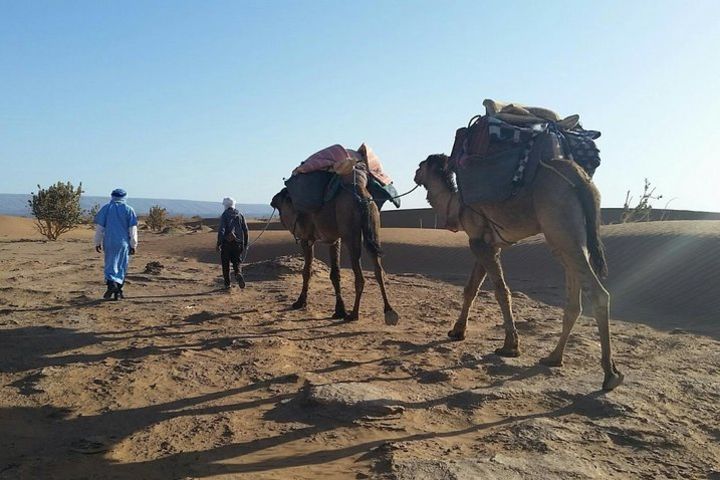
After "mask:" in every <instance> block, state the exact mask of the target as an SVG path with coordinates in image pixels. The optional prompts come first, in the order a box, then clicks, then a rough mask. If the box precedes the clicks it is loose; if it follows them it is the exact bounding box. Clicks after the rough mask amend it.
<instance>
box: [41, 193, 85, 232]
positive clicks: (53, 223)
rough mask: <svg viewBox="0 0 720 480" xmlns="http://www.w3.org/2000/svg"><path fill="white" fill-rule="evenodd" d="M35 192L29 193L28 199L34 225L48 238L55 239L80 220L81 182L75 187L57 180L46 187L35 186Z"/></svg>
mask: <svg viewBox="0 0 720 480" xmlns="http://www.w3.org/2000/svg"><path fill="white" fill-rule="evenodd" d="M37 187H38V191H37V193H31V198H30V200H28V206H29V207H30V211H31V212H32V214H33V216H34V217H35V227H36V228H37V229H38V231H39V232H40V234H42V235H44V236H45V237H46V238H47V239H48V240H57V239H58V237H59V236H60V235H62V234H63V233H65V232H68V231H70V230H72V229H73V228H75V227H76V226H77V225H79V224H80V223H81V222H82V214H83V211H82V209H81V208H80V196H81V195H82V193H83V191H82V183H80V185H79V186H78V187H77V188H75V187H74V186H73V185H72V183H70V182H67V183H62V182H57V183H56V184H55V185H50V186H49V187H48V188H42V187H41V186H40V185H38V186H37Z"/></svg>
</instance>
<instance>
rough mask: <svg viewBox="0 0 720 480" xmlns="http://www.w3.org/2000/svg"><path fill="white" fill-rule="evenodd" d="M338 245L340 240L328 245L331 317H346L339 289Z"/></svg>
mask: <svg viewBox="0 0 720 480" xmlns="http://www.w3.org/2000/svg"><path fill="white" fill-rule="evenodd" d="M340 246H341V241H340V240H338V241H337V242H335V243H333V244H332V245H330V280H331V281H332V284H333V288H334V289H335V313H333V316H332V318H335V319H338V318H345V317H347V311H345V302H343V299H342V292H341V290H340Z"/></svg>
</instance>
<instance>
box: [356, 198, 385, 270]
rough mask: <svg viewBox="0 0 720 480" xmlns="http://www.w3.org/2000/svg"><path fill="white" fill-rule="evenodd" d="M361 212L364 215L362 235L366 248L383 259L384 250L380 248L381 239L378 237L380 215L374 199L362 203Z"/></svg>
mask: <svg viewBox="0 0 720 480" xmlns="http://www.w3.org/2000/svg"><path fill="white" fill-rule="evenodd" d="M360 210H361V213H362V220H361V223H362V235H363V240H364V242H365V248H367V250H368V251H369V252H370V253H371V254H372V255H376V256H378V257H381V256H382V248H380V239H379V237H378V229H379V226H380V221H379V220H380V219H379V217H380V214H379V212H378V209H377V206H376V205H375V202H374V201H373V199H372V197H370V198H368V199H365V200H363V201H361V202H360Z"/></svg>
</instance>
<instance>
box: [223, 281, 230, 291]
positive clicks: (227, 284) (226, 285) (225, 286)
mask: <svg viewBox="0 0 720 480" xmlns="http://www.w3.org/2000/svg"><path fill="white" fill-rule="evenodd" d="M223 288H224V289H225V290H230V282H225V285H224V286H223Z"/></svg>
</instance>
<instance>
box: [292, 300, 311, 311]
mask: <svg viewBox="0 0 720 480" xmlns="http://www.w3.org/2000/svg"><path fill="white" fill-rule="evenodd" d="M305 307H307V302H306V301H301V300H298V301H297V302H295V303H293V304H292V309H293V310H300V309H301V308H305Z"/></svg>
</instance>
